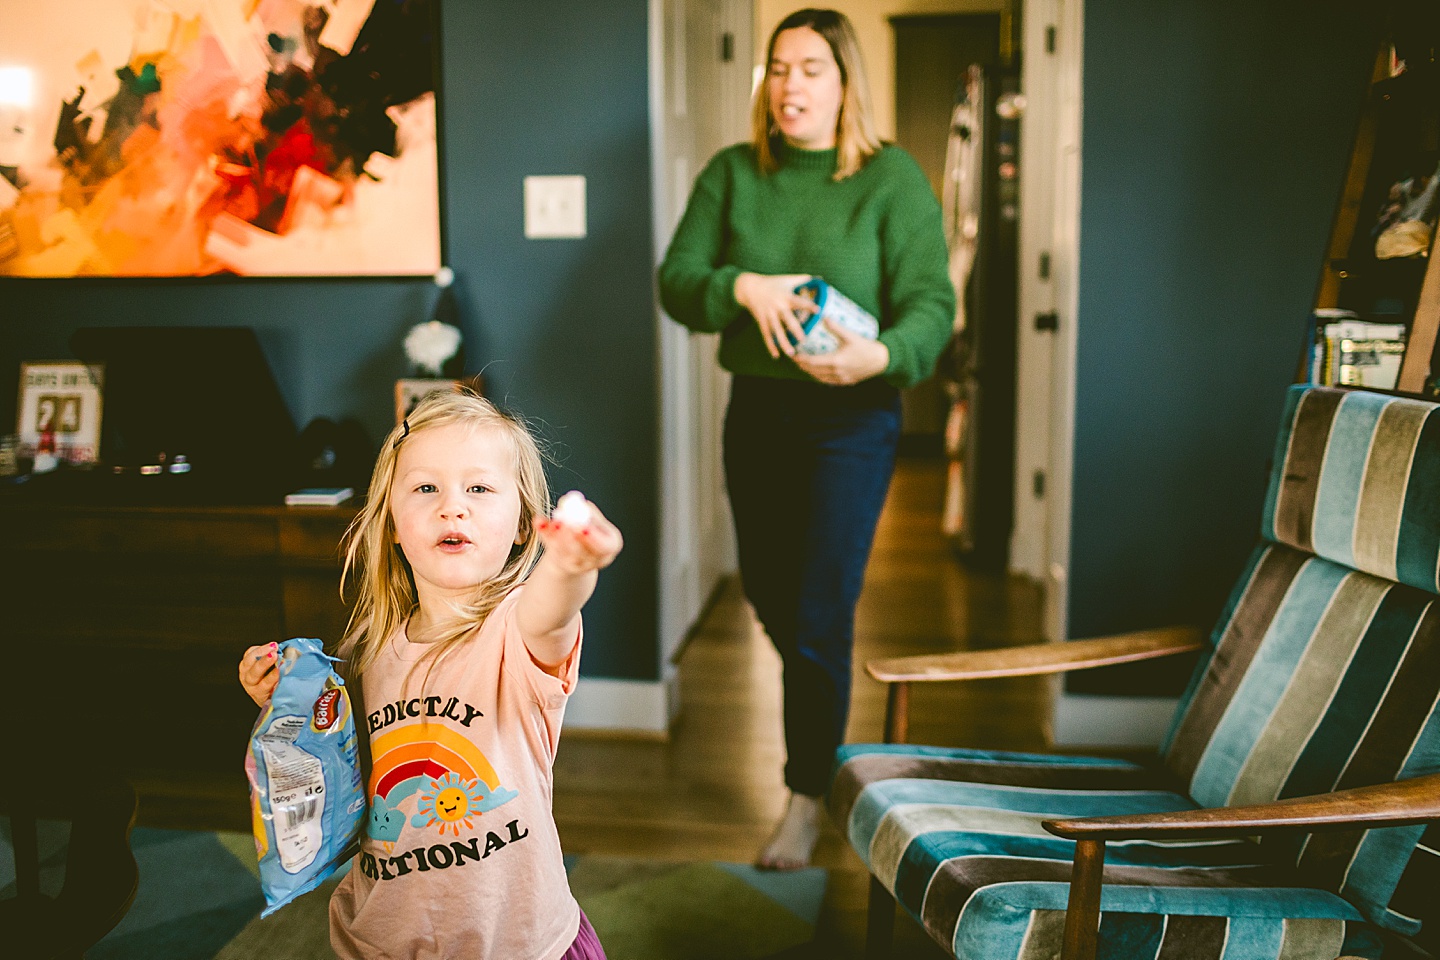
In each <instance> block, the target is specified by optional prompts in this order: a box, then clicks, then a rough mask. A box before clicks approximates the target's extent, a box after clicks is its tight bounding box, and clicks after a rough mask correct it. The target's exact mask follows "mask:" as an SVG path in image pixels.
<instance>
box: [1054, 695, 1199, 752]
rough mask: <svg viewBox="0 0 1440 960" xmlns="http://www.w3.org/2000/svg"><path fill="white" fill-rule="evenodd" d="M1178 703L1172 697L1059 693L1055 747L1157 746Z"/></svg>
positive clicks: (1168, 727)
mask: <svg viewBox="0 0 1440 960" xmlns="http://www.w3.org/2000/svg"><path fill="white" fill-rule="evenodd" d="M1178 703H1179V700H1178V698H1175V697H1101V696H1092V695H1089V694H1077V693H1062V694H1061V695H1060V696H1059V697H1058V698H1057V699H1056V701H1055V720H1054V737H1055V746H1057V747H1158V746H1160V742H1161V741H1162V740H1163V739H1164V738H1165V734H1166V732H1167V731H1169V729H1170V721H1171V719H1172V718H1173V717H1174V716H1175V707H1176V705H1177V704H1178Z"/></svg>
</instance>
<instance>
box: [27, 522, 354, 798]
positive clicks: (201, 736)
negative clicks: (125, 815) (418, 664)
mask: <svg viewBox="0 0 1440 960" xmlns="http://www.w3.org/2000/svg"><path fill="white" fill-rule="evenodd" d="M357 510H358V505H347V506H342V507H306V508H287V507H223V506H222V507H153V506H152V507H96V506H78V505H66V504H58V503H35V502H29V501H27V500H25V499H24V498H20V497H7V498H4V499H3V500H0V529H3V530H4V531H5V536H4V537H3V538H0V569H4V570H5V571H6V573H5V575H4V577H0V603H3V605H4V609H5V610H6V614H7V616H6V617H5V625H6V627H5V630H4V642H5V643H6V644H7V646H8V647H9V653H10V658H11V664H12V669H11V670H9V671H7V674H8V676H9V677H10V681H9V687H10V698H11V702H12V704H14V706H16V707H18V708H19V709H18V710H17V711H16V713H15V715H16V716H24V717H27V718H36V719H37V720H39V721H40V722H43V723H46V724H47V725H49V726H50V727H52V728H53V729H55V730H56V731H58V732H59V733H60V734H61V736H62V737H68V738H73V739H74V741H75V742H83V743H85V744H86V745H87V746H89V747H92V748H98V749H101V750H104V751H106V753H107V755H108V756H111V757H113V758H114V759H115V761H116V762H117V763H118V764H119V766H120V767H121V768H122V770H124V771H126V772H127V773H128V774H130V775H131V778H132V780H133V781H134V782H135V783H136V786H137V788H138V790H139V792H140V803H141V810H142V812H143V811H145V810H147V809H152V810H153V809H159V808H160V807H163V808H164V809H166V810H170V811H179V810H183V808H184V806H185V804H186V802H188V801H192V800H193V801H194V802H195V803H197V804H201V805H202V808H203V809H209V810H221V811H224V813H223V816H221V817H220V819H221V820H223V821H224V824H225V825H231V826H233V821H234V819H235V817H234V813H235V810H236V809H240V808H241V807H237V806H236V805H237V804H240V805H244V804H245V803H246V794H245V778H244V774H243V772H242V764H243V761H244V756H245V750H246V743H247V740H248V737H249V734H250V728H251V726H252V725H253V724H254V721H255V716H256V709H255V705H254V704H253V703H251V702H250V700H249V698H248V697H246V695H245V693H244V691H243V690H241V688H240V685H239V683H238V682H237V681H236V677H235V666H236V664H237V663H238V662H239V658H240V654H241V652H242V651H243V650H244V649H245V648H246V647H247V646H250V645H252V644H260V643H269V642H271V641H272V640H283V639H285V638H287V637H293V636H312V637H319V638H321V639H322V640H324V641H325V642H326V643H327V644H333V643H335V642H336V641H338V640H339V638H340V635H341V632H342V631H343V630H344V628H345V624H346V621H347V619H348V616H349V611H348V609H347V608H346V606H345V604H343V603H342V602H341V599H340V595H339V577H340V558H339V553H338V547H339V542H340V537H341V535H342V534H343V532H344V530H345V527H346V525H347V524H348V523H349V522H350V520H351V519H352V518H353V517H354V515H355V513H356V511H357ZM217 785H222V786H218V787H217ZM224 785H228V786H224ZM232 793H233V795H231V794H232ZM174 816H175V814H174V813H170V814H166V815H165V817H162V819H173V817H174ZM205 816H207V815H203V814H202V815H201V819H204V817H205ZM212 819H213V818H212ZM217 825H219V824H217Z"/></svg>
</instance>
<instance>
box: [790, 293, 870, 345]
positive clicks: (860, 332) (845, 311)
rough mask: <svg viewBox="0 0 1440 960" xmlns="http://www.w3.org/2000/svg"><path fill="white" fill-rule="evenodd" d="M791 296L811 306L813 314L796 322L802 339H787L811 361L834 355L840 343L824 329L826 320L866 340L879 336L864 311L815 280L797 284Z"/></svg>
mask: <svg viewBox="0 0 1440 960" xmlns="http://www.w3.org/2000/svg"><path fill="white" fill-rule="evenodd" d="M795 292H796V293H798V294H800V295H801V296H802V297H806V298H808V299H810V300H812V301H814V303H815V312H814V313H812V314H810V315H809V316H807V317H804V318H802V319H801V321H800V326H801V328H802V329H803V330H804V331H805V339H803V340H799V341H796V340H795V338H794V337H791V338H790V341H791V342H792V343H794V344H795V349H796V350H798V351H799V352H800V353H802V354H805V355H807V356H812V357H814V356H820V355H821V354H826V353H834V352H835V351H836V350H838V349H839V348H840V341H839V340H837V339H836V338H835V335H834V334H833V333H831V332H830V330H829V328H827V327H826V326H825V323H824V321H826V320H829V321H830V322H831V323H833V324H835V325H836V326H837V327H840V328H841V329H842V330H848V331H849V332H850V333H853V334H855V335H856V336H860V337H864V338H865V339H866V340H874V339H876V338H877V337H879V336H880V322H879V321H878V320H876V319H875V318H874V317H873V316H871V315H870V314H869V312H867V311H866V310H865V308H864V307H862V306H860V305H859V304H858V303H856V302H855V301H854V300H851V299H850V298H849V297H847V296H845V294H843V293H841V292H840V291H839V290H836V289H835V288H834V287H832V286H830V284H828V283H826V282H825V281H824V280H821V279H820V278H819V277H815V278H813V279H811V280H807V281H806V282H805V283H802V284H800V286H798V287H796V288H795Z"/></svg>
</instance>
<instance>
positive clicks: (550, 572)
mask: <svg viewBox="0 0 1440 960" xmlns="http://www.w3.org/2000/svg"><path fill="white" fill-rule="evenodd" d="M584 505H585V507H586V508H587V509H588V511H589V515H588V519H587V520H586V522H584V523H583V524H577V523H568V522H562V521H560V520H555V519H548V518H543V517H542V518H537V519H536V521H535V529H536V532H537V534H538V536H539V537H540V540H541V542H542V543H544V544H545V554H544V555H543V556H542V557H541V558H540V562H539V563H537V564H536V565H535V569H534V571H533V572H532V573H531V574H530V579H529V580H527V581H526V583H525V591H524V593H522V594H521V595H520V600H519V602H518V604H517V607H516V611H515V616H516V622H517V623H518V624H519V627H520V635H521V637H523V638H524V640H525V648H526V649H527V650H529V651H530V656H531V657H533V658H535V662H536V663H538V664H539V665H540V666H541V667H542V668H544V669H545V670H546V671H547V672H550V673H555V674H556V675H558V674H559V671H560V668H561V667H562V666H563V665H564V664H565V661H566V660H567V659H568V658H569V656H570V654H571V653H572V652H573V651H574V649H575V642H576V640H577V639H579V636H580V632H579V631H580V625H579V623H578V621H579V617H580V608H581V607H583V606H584V605H585V601H586V600H589V599H590V594H592V593H593V592H594V591H595V580H596V578H597V577H598V575H599V572H600V570H602V569H604V568H605V567H608V566H609V565H610V563H611V561H613V560H614V559H615V557H616V555H618V554H619V553H620V548H621V547H622V546H624V543H625V541H624V538H623V537H621V536H620V531H619V529H617V528H616V526H615V525H614V524H613V523H611V522H610V521H609V520H607V519H605V515H604V514H602V513H601V512H600V509H599V508H598V507H596V506H595V505H594V504H593V503H590V502H588V501H586V503H585V504H584Z"/></svg>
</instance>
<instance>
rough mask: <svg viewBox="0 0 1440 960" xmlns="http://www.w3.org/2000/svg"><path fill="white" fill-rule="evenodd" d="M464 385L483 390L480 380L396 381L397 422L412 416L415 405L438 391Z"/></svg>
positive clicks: (477, 378) (412, 379)
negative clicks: (460, 384)
mask: <svg viewBox="0 0 1440 960" xmlns="http://www.w3.org/2000/svg"><path fill="white" fill-rule="evenodd" d="M459 383H464V384H466V385H467V386H470V387H473V388H475V389H476V390H479V389H481V387H480V378H479V377H478V376H477V377H474V378H472V379H470V380H464V381H461V380H447V379H445V378H444V377H406V378H403V379H400V380H396V381H395V422H396V423H399V422H400V421H401V420H404V419H405V418H406V417H408V416H410V411H411V410H414V409H415V404H417V403H419V402H420V401H421V400H424V399H425V398H426V397H427V396H429V395H430V394H432V393H434V392H435V391H437V390H453V389H454V388H455V386H456V384H459Z"/></svg>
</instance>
